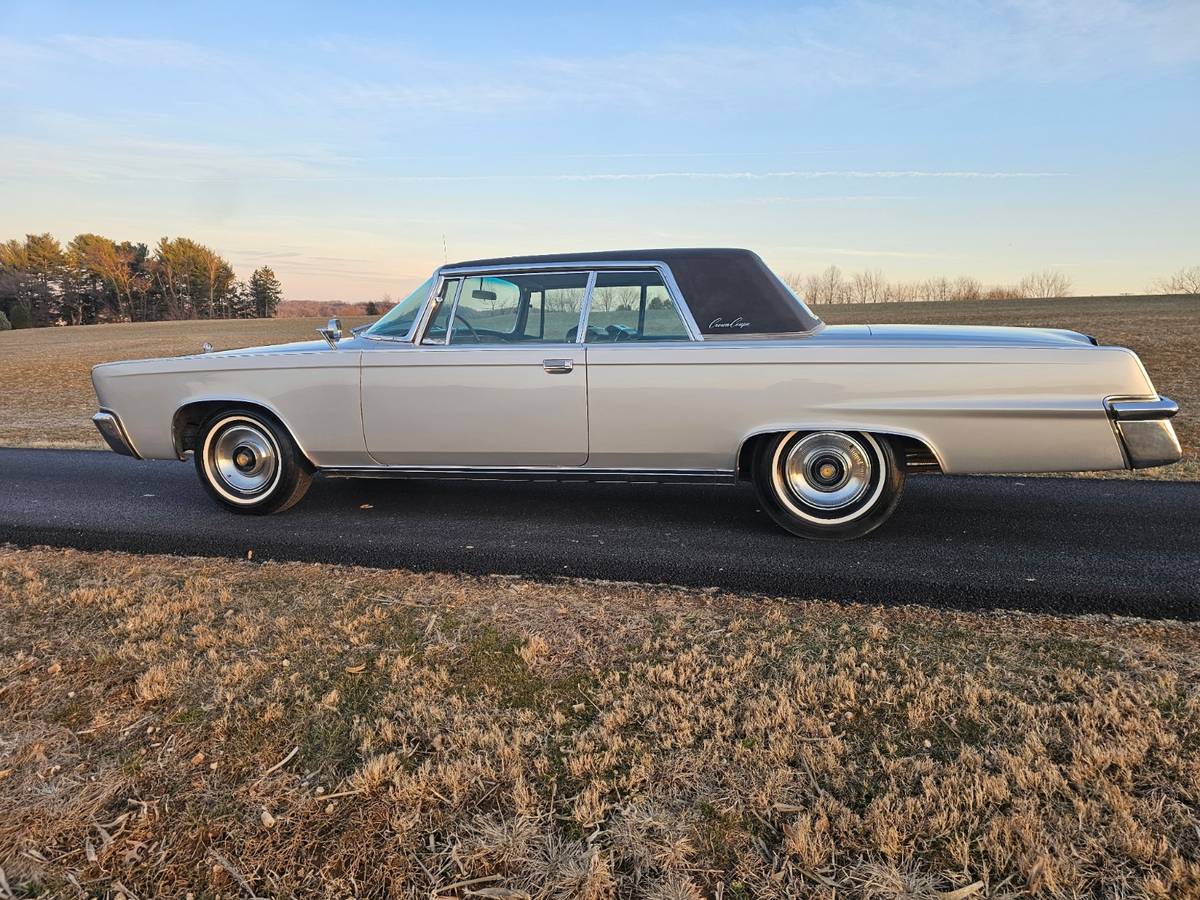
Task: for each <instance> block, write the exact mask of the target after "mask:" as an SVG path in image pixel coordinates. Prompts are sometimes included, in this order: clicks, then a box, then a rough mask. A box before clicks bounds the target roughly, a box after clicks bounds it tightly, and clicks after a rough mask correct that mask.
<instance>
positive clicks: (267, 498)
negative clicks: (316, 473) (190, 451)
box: [195, 409, 312, 515]
mask: <svg viewBox="0 0 1200 900" xmlns="http://www.w3.org/2000/svg"><path fill="white" fill-rule="evenodd" d="M195 462H196V472H197V474H199V476H200V483H201V484H203V485H204V488H205V490H207V491H208V493H209V496H211V497H212V498H213V499H214V500H216V501H217V502H218V503H220V504H221V505H222V506H225V507H227V508H229V509H231V510H233V511H234V512H240V513H252V514H256V515H266V514H268V513H275V512H282V511H283V510H285V509H287V508H288V507H289V506H292V505H293V504H295V503H297V502H299V500H300V498H301V497H303V496H304V493H305V491H307V490H308V485H309V483H310V482H311V481H312V468H311V466H310V465H309V463H308V460H307V459H305V458H304V455H303V454H302V453H301V452H300V449H299V448H298V447H297V446H296V442H295V441H293V440H292V438H291V435H289V434H288V433H287V431H286V430H285V429H284V428H282V427H281V426H280V425H279V424H278V423H277V422H275V421H274V420H273V419H271V418H268V417H267V416H265V415H263V414H261V413H259V412H256V411H254V410H249V409H228V410H223V411H221V412H219V413H217V414H216V415H214V416H213V417H212V418H211V419H209V420H208V421H207V422H206V423H205V424H204V426H203V427H202V428H201V429H200V435H199V437H198V439H197V443H196V451H195Z"/></svg>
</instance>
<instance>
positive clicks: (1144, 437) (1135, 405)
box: [1105, 397, 1183, 469]
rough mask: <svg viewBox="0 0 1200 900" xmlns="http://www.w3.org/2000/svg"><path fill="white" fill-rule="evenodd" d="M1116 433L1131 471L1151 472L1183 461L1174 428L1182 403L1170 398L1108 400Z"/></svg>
mask: <svg viewBox="0 0 1200 900" xmlns="http://www.w3.org/2000/svg"><path fill="white" fill-rule="evenodd" d="M1105 406H1106V407H1107V408H1108V412H1109V416H1111V418H1112V422H1113V430H1115V431H1116V433H1117V439H1118V440H1119V441H1120V444H1121V451H1122V452H1123V453H1124V454H1125V464H1126V466H1127V467H1128V468H1130V469H1148V468H1151V467H1152V466H1166V465H1170V464H1171V463H1174V462H1179V460H1180V459H1181V458H1182V456H1183V448H1182V447H1181V446H1180V445H1179V437H1178V436H1177V435H1176V434H1175V428H1174V426H1172V425H1171V417H1172V416H1174V415H1175V414H1176V413H1177V412H1179V404H1178V403H1176V402H1175V401H1174V400H1172V399H1170V398H1169V397H1158V398H1156V399H1153V400H1136V399H1119V398H1110V399H1109V400H1107V401H1105Z"/></svg>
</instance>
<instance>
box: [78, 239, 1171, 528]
mask: <svg viewBox="0 0 1200 900" xmlns="http://www.w3.org/2000/svg"><path fill="white" fill-rule="evenodd" d="M320 333H321V335H322V339H321V340H316V341H309V342H303V343H296V344H284V345H281V346H272V347H258V348H252V349H246V350H228V351H224V352H220V353H210V352H209V353H201V354H198V355H195V356H184V357H178V358H173V359H146V360H135V361H129V362H117V363H107V364H104V365H100V366H97V367H96V368H95V369H93V371H92V381H93V384H94V385H95V389H96V395H97V397H98V398H99V403H100V412H99V413H98V414H97V415H96V416H95V419H94V421H95V423H96V425H97V427H98V428H99V429H100V432H101V433H102V434H103V435H104V437H105V439H106V440H107V441H108V443H109V445H110V446H111V447H112V449H113V450H115V451H117V452H118V453H124V454H128V455H130V456H134V457H137V458H139V459H181V460H182V459H185V458H186V455H187V454H188V453H191V454H192V455H193V458H194V460H195V466H196V471H197V473H198V474H199V476H200V480H201V482H202V483H203V484H204V486H205V488H206V489H207V490H208V492H209V493H210V494H211V495H212V496H213V497H214V498H215V499H216V500H217V501H219V502H220V503H222V504H224V505H225V506H227V507H228V508H230V509H232V510H235V511H238V512H247V513H270V512H278V511H281V510H284V509H287V508H288V507H289V506H291V505H292V504H294V503H295V502H296V501H298V500H299V499H300V498H301V497H302V496H303V495H304V492H305V490H306V489H307V487H308V485H309V482H310V480H311V478H312V476H313V475H314V474H315V473H322V474H324V475H329V476H366V477H380V476H387V477H421V478H428V477H455V478H463V477H486V478H497V477H501V478H531V479H543V478H551V479H563V478H584V479H597V480H601V479H602V480H614V479H624V480H633V481H637V480H650V481H660V480H667V479H682V480H693V481H730V482H732V481H736V480H739V479H749V480H752V481H753V482H754V484H755V485H756V486H757V490H758V494H759V498H760V501H761V503H762V507H763V509H764V510H766V512H767V513H768V514H769V515H770V516H771V517H772V518H773V519H774V520H775V521H776V522H777V523H778V524H780V525H781V526H783V527H784V528H786V529H787V530H789V531H791V532H793V533H795V534H798V535H802V536H804V537H813V538H827V539H840V538H852V537H858V536H860V535H863V534H866V533H867V532H869V531H871V530H872V529H874V528H876V527H877V526H878V525H879V524H880V523H881V522H883V521H884V520H885V519H886V518H887V517H888V515H889V514H890V513H891V512H892V510H893V509H894V508H895V506H896V504H897V502H898V501H899V499H900V493H901V490H902V488H903V486H904V478H905V474H906V473H907V472H911V471H914V470H928V471H940V472H946V473H968V472H969V473H986V472H1062V471H1077V470H1086V469H1121V468H1139V467H1144V466H1157V465H1162V464H1165V463H1170V462H1174V461H1175V460H1177V459H1179V457H1180V447H1179V442H1178V440H1177V438H1176V437H1175V432H1174V429H1173V428H1172V426H1171V422H1170V418H1171V416H1172V415H1174V414H1175V412H1176V411H1177V407H1176V405H1175V404H1174V403H1173V402H1172V401H1170V400H1168V399H1167V398H1165V397H1160V396H1159V395H1158V394H1157V393H1156V392H1155V390H1154V387H1153V385H1152V384H1151V383H1150V378H1149V377H1148V376H1147V374H1146V370H1145V369H1144V368H1143V367H1142V364H1141V362H1140V361H1139V360H1138V358H1137V356H1136V355H1135V354H1134V353H1132V352H1131V351H1129V350H1126V349H1124V348H1121V347H1107V346H1101V345H1098V343H1097V341H1095V340H1094V339H1092V338H1090V337H1087V336H1085V335H1082V334H1077V333H1075V332H1070V331H1055V330H1048V329H1034V328H990V327H989V328H982V327H963V328H959V327H925V326H922V327H915V326H904V325H885V326H877V325H844V326H829V325H825V324H824V323H823V322H822V321H821V320H820V319H819V318H818V317H817V316H816V315H814V314H813V313H812V311H811V310H810V309H809V308H808V307H807V306H806V305H805V304H804V303H803V302H802V301H801V300H800V299H798V298H797V297H796V296H795V295H794V294H793V293H792V292H791V291H790V290H789V289H788V288H787V287H786V286H785V285H784V283H783V282H782V281H781V280H780V279H779V278H778V277H776V276H775V275H774V274H773V273H772V272H771V270H770V269H768V268H767V266H766V265H765V264H764V263H763V261H762V260H761V259H760V258H759V257H758V256H757V255H755V254H754V253H751V252H749V251H747V250H727V249H717V250H679V249H676V250H630V251H622V252H602V253H582V254H575V255H555V256H528V257H513V258H507V259H483V260H475V261H471V262H463V263H455V264H453V265H445V266H442V267H441V268H439V269H438V270H437V271H436V272H434V274H433V275H432V276H431V277H430V278H429V280H428V281H426V282H425V283H424V284H422V285H421V286H420V287H418V288H417V289H416V290H415V291H413V292H412V294H410V295H409V296H408V297H407V298H405V299H404V300H402V301H401V302H400V303H399V304H397V305H396V306H395V307H394V308H393V309H391V310H390V311H389V312H388V313H387V314H386V315H384V316H383V317H382V318H381V319H379V320H378V321H376V322H375V323H374V324H372V325H370V326H369V327H366V328H362V329H356V330H355V331H354V333H352V334H349V335H344V334H342V332H341V326H340V325H339V324H338V323H337V322H336V321H332V322H330V326H329V328H327V329H322V330H321V332H320Z"/></svg>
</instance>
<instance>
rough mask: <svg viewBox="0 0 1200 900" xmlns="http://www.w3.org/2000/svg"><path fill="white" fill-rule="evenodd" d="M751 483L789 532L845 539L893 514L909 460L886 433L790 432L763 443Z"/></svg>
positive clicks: (858, 534) (865, 531)
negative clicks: (901, 454) (906, 459)
mask: <svg viewBox="0 0 1200 900" xmlns="http://www.w3.org/2000/svg"><path fill="white" fill-rule="evenodd" d="M754 486H755V488H756V489H757V491H758V498H759V502H760V503H761V504H762V507H763V509H764V510H765V511H766V513H767V514H768V515H769V516H770V517H771V518H772V519H774V520H775V522H776V523H777V524H778V525H780V526H782V527H783V528H786V529H787V530H788V531H790V532H791V533H792V534H796V535H799V536H800V537H806V538H813V539H817V540H828V541H844V540H850V539H851V538H856V537H862V536H863V535H864V534H867V533H869V532H871V531H874V530H875V529H876V528H878V527H879V526H880V525H882V524H883V522H884V521H885V520H886V519H887V517H888V516H890V515H891V514H892V511H893V510H894V509H895V508H896V504H897V503H899V502H900V494H901V493H902V491H903V490H904V463H903V460H900V459H898V458H897V456H896V452H895V451H894V449H893V448H892V445H891V443H890V442H889V441H888V440H887V439H886V438H883V437H876V436H875V435H871V434H865V433H861V432H842V431H809V432H804V431H792V432H789V433H787V434H781V435H779V436H778V437H774V438H771V439H769V440H764V441H763V442H762V444H761V445H760V447H759V450H758V455H757V458H756V459H755V466H754Z"/></svg>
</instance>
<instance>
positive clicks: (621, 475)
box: [317, 466, 737, 484]
mask: <svg viewBox="0 0 1200 900" xmlns="http://www.w3.org/2000/svg"><path fill="white" fill-rule="evenodd" d="M317 471H318V472H319V473H320V474H322V475H325V476H327V477H329V478H425V479H456V480H490V481H615V482H639V483H656V482H663V481H669V482H675V483H691V484H697V483H698V484H713V483H717V484H733V483H734V482H736V481H737V475H736V473H734V472H732V471H722V470H720V469H585V468H580V467H577V466H562V467H556V466H545V467H542V466H324V467H322V468H320V469H318V470H317Z"/></svg>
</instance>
